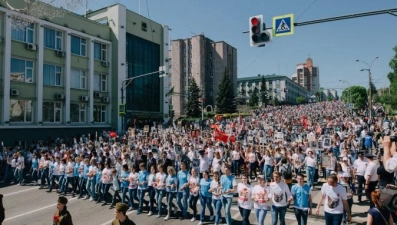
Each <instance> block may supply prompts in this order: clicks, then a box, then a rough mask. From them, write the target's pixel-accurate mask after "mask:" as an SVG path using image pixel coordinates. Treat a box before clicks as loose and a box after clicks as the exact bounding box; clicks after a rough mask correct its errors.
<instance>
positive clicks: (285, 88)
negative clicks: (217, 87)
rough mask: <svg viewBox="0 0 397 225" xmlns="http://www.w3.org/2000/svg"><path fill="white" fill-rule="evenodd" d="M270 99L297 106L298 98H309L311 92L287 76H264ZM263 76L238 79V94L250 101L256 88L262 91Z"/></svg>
mask: <svg viewBox="0 0 397 225" xmlns="http://www.w3.org/2000/svg"><path fill="white" fill-rule="evenodd" d="M264 78H265V82H266V88H267V91H268V94H269V97H271V98H272V99H276V98H277V100H278V101H279V102H280V103H284V104H296V103H297V102H296V98H297V97H298V96H302V97H305V98H307V97H308V96H310V92H309V91H308V90H306V89H305V88H303V87H301V86H299V85H298V84H296V83H295V82H293V81H292V80H291V79H289V78H288V77H287V76H281V75H266V76H264ZM261 85H262V76H253V77H242V78H238V79H237V93H238V96H239V97H242V99H244V98H245V99H247V101H248V99H249V97H250V96H251V94H252V93H253V92H254V90H255V88H256V89H257V90H258V91H260V90H261ZM247 103H248V102H247Z"/></svg>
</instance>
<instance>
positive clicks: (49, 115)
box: [43, 102, 62, 123]
mask: <svg viewBox="0 0 397 225" xmlns="http://www.w3.org/2000/svg"><path fill="white" fill-rule="evenodd" d="M61 118H62V103H60V102H43V122H48V123H59V122H61Z"/></svg>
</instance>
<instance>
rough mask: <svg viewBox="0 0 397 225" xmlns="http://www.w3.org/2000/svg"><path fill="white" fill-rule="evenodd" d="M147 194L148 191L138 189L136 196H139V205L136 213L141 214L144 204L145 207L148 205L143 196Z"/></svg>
mask: <svg viewBox="0 0 397 225" xmlns="http://www.w3.org/2000/svg"><path fill="white" fill-rule="evenodd" d="M146 192H148V189H138V196H139V205H138V212H142V205H143V203H145V204H146V205H147V204H148V203H149V202H148V201H146V200H145V194H146Z"/></svg>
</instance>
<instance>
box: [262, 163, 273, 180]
mask: <svg viewBox="0 0 397 225" xmlns="http://www.w3.org/2000/svg"><path fill="white" fill-rule="evenodd" d="M272 170H273V167H272V165H265V168H264V169H263V175H264V176H265V181H270V179H271V178H272V173H273V171H272Z"/></svg>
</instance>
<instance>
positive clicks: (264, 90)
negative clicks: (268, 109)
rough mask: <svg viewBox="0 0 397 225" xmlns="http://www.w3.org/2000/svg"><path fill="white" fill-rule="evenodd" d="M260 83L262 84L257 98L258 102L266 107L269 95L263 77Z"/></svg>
mask: <svg viewBox="0 0 397 225" xmlns="http://www.w3.org/2000/svg"><path fill="white" fill-rule="evenodd" d="M261 82H262V83H261V91H260V93H259V98H260V101H261V102H262V104H263V105H264V106H266V105H268V104H269V101H270V99H269V93H268V91H267V87H266V80H265V77H264V76H262V81H261Z"/></svg>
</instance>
